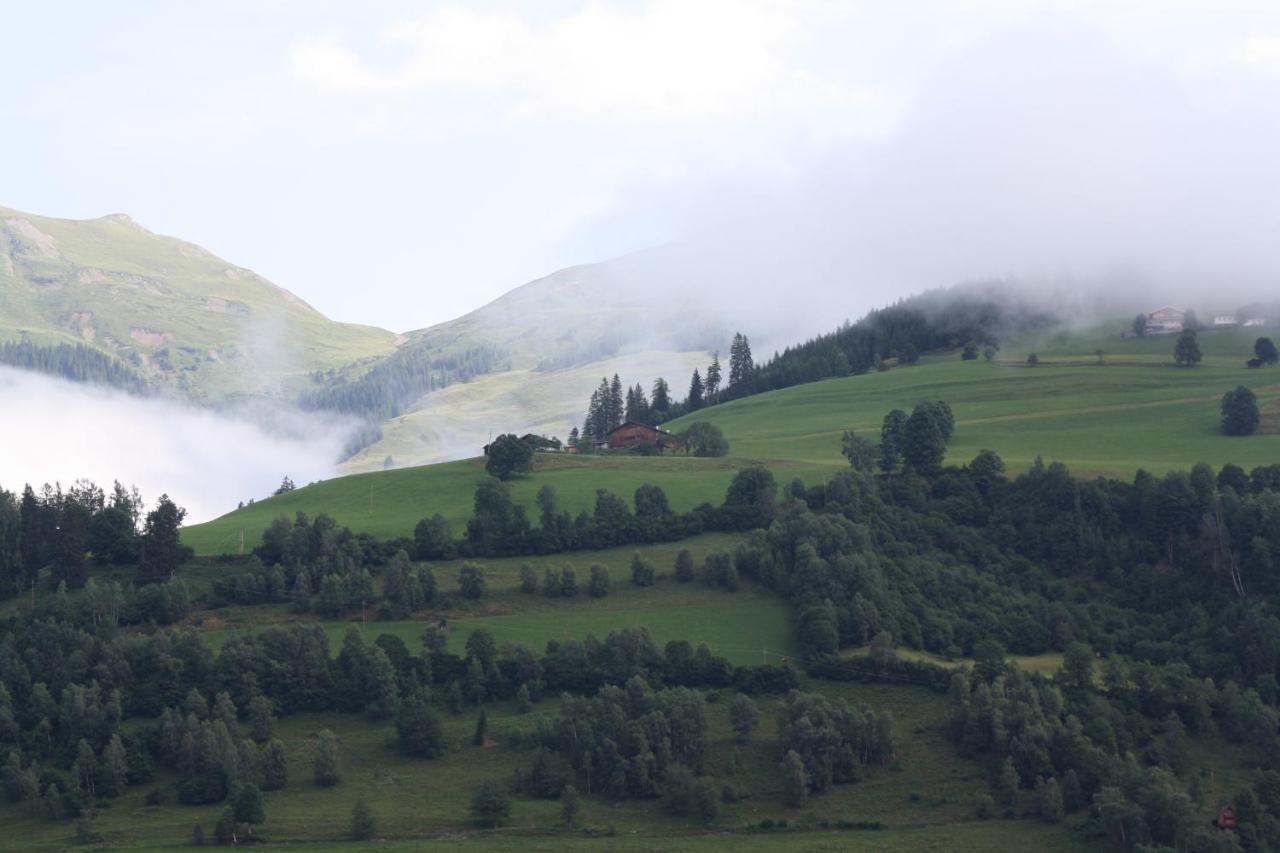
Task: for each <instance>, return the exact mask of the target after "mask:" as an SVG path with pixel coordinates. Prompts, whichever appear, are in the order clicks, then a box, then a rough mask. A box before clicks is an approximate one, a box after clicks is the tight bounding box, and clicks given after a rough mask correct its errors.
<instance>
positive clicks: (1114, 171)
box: [0, 0, 1280, 331]
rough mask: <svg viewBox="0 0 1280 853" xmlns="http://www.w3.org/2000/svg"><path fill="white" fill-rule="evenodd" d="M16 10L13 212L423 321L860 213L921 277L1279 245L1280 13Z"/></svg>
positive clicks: (275, 5)
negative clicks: (615, 263)
mask: <svg viewBox="0 0 1280 853" xmlns="http://www.w3.org/2000/svg"><path fill="white" fill-rule="evenodd" d="M7 5H8V6H10V7H11V8H6V9H5V10H4V16H3V17H4V28H5V30H6V32H7V34H8V37H7V38H6V40H5V42H6V44H5V49H4V51H2V52H0V79H2V80H3V81H4V82H3V85H2V86H0V127H3V128H4V132H3V133H0V163H3V166H2V167H0V176H2V178H0V205H4V206H9V207H15V208H19V209H22V210H27V211H30V212H33V213H38V214H42V215H51V216H64V217H71V218H87V217H94V216H100V215H104V214H107V213H113V212H125V213H128V214H130V215H131V216H133V217H134V218H135V219H136V220H137V221H138V222H140V223H141V224H143V225H144V226H146V227H148V228H150V229H151V230H153V231H157V232H159V233H165V234H172V235H175V236H179V237H182V238H184V239H188V240H191V241H193V242H196V243H199V244H200V245H202V246H205V247H206V248H208V249H210V250H211V251H213V252H215V253H216V254H218V255H220V256H222V257H224V258H226V259H227V260H229V261H231V262H233V263H236V264H239V265H242V266H247V267H250V268H252V269H254V270H256V271H257V272H259V273H261V274H263V275H265V276H266V277H268V278H270V279H271V280H273V281H275V282H276V283H277V284H280V285H282V286H284V287H286V288H289V289H290V290H292V291H294V292H295V293H297V294H299V295H300V296H301V297H303V298H304V299H306V300H307V301H308V302H310V303H311V304H313V305H314V306H316V307H317V308H319V309H320V310H321V311H323V312H325V313H326V314H328V315H329V316H331V317H335V318H337V319H342V320H348V321H355V322H365V323H372V324H376V325H380V326H384V327H387V328H391V329H394V330H396V331H405V330H409V329H414V328H419V327H423V326H427V325H430V324H432V323H436V322H440V321H443V320H447V319H450V318H452V317H455V316H458V315H460V314H462V313H464V312H466V311H468V310H470V309H473V308H475V307H478V306H479V305H482V304H484V303H485V302H487V301H489V300H491V299H493V298H495V297H497V296H499V295H500V294H502V293H503V292H505V291H507V290H509V289H511V288H513V287H515V286H518V285H520V284H522V283H524V282H526V281H528V280H531V279H533V278H536V277H538V276H540V275H543V274H546V273H549V272H551V271H553V270H555V269H557V268H560V267H564V266H568V265H572V264H576V263H583V262H589V261H597V260H603V259H607V258H610V257H613V256H616V255H620V254H624V253H626V252H630V251H634V250H638V249H643V248H646V247H649V246H655V245H660V244H663V243H666V242H668V241H672V240H679V239H682V238H686V237H687V236H688V235H690V234H702V233H712V234H715V233H720V234H724V233H728V234H731V235H735V236H737V237H738V238H739V241H740V240H741V235H742V234H745V233H751V232H750V231H749V230H739V226H740V225H742V223H743V222H744V220H745V221H747V222H749V223H750V224H749V225H747V226H743V227H744V228H756V229H759V230H761V231H765V230H767V231H769V232H770V233H773V232H775V231H777V230H778V227H779V225H778V223H779V222H791V223H795V222H797V221H804V222H805V226H804V229H803V230H805V231H806V232H807V233H806V234H804V235H802V236H803V239H805V240H812V239H815V238H814V234H813V233H812V232H814V231H821V230H822V228H823V227H824V226H823V222H825V221H827V220H826V218H825V217H824V218H823V220H822V221H819V220H818V218H816V217H811V218H809V219H804V217H803V215H802V214H803V212H804V211H812V210H813V209H815V208H817V209H821V210H822V211H824V212H826V211H832V210H834V211H837V212H838V211H839V210H840V208H841V207H842V206H846V205H848V204H851V203H855V202H856V203H859V204H861V205H862V208H861V210H860V212H859V215H858V217H857V218H855V219H854V220H851V221H853V222H856V223H858V230H859V232H860V233H859V234H858V235H856V236H857V237H859V238H861V242H859V243H857V245H858V246H859V251H863V252H865V253H866V254H876V252H877V251H878V252H879V254H878V256H877V263H876V265H875V267H874V270H875V273H876V274H877V275H883V274H884V271H885V269H888V268H892V269H893V270H895V271H896V272H897V273H899V274H900V275H901V280H902V281H904V282H908V283H910V284H911V285H912V286H913V287H919V286H924V285H929V284H932V285H935V286H936V285H944V284H949V283H951V282H950V281H949V280H948V279H949V278H955V277H964V276H971V277H981V276H991V275H1000V274H1003V273H1005V272H1008V271H1017V272H1022V271H1024V270H1025V269H1027V268H1032V267H1039V268H1050V269H1060V267H1059V266H1057V265H1058V264H1060V263H1061V261H1060V257H1062V256H1068V255H1070V254H1071V253H1073V252H1074V253H1076V254H1080V253H1081V252H1082V251H1083V247H1085V246H1088V247H1089V248H1096V247H1097V246H1099V245H1102V246H1106V247H1107V251H1108V252H1112V254H1114V255H1115V258H1114V259H1115V260H1117V261H1120V260H1123V258H1122V257H1121V255H1123V252H1121V251H1120V250H1119V249H1120V247H1119V246H1118V244H1119V243H1120V242H1121V241H1119V240H1116V239H1114V238H1115V235H1116V234H1120V235H1122V236H1123V243H1124V244H1125V245H1126V246H1128V245H1132V244H1139V245H1141V244H1142V243H1143V241H1144V240H1149V241H1150V243H1151V249H1152V251H1153V252H1154V251H1158V250H1160V249H1162V248H1164V247H1167V246H1170V245H1172V244H1174V243H1177V242H1179V241H1177V240H1176V239H1175V236H1174V235H1177V234H1180V233H1188V231H1189V229H1195V230H1196V231H1197V232H1204V233H1206V234H1207V235H1208V236H1207V237H1206V243H1205V244H1204V245H1205V246H1207V247H1208V248H1206V249H1205V252H1204V254H1205V255H1206V257H1208V256H1212V260H1213V261H1214V262H1217V261H1218V260H1219V259H1220V258H1221V257H1222V256H1223V255H1230V254H1240V253H1241V252H1243V254H1245V255H1248V254H1249V253H1250V252H1251V251H1254V249H1250V248H1249V247H1248V246H1254V247H1255V248H1256V251H1257V252H1259V253H1263V254H1260V255H1259V257H1258V258H1256V259H1255V260H1259V261H1270V260H1273V258H1272V256H1271V255H1267V254H1265V248H1263V247H1264V244H1265V243H1267V242H1268V241H1269V240H1270V237H1269V235H1270V234H1273V233H1274V226H1275V225H1276V222H1275V221H1274V220H1273V219H1272V218H1271V214H1273V213H1274V212H1275V207H1274V204H1275V202H1274V200H1271V201H1270V202H1268V201H1267V200H1266V196H1274V195H1275V193H1274V186H1275V184H1274V182H1272V179H1273V178H1275V177H1277V175H1276V173H1275V168H1276V167H1275V166H1274V160H1275V159H1276V158H1275V157H1274V151H1275V150H1277V149H1276V147H1274V145H1273V143H1274V142H1276V141H1278V140H1280V133H1277V128H1280V120H1278V119H1277V115H1276V108H1275V107H1274V106H1269V105H1274V104H1277V103H1280V97H1278V96H1280V91H1277V89H1278V88H1280V5H1277V4H1274V3H1263V2H1254V3H1247V2H1239V0H1237V2H1218V3H1212V4H1210V3H1196V4H1192V3H1179V2H1159V3H1124V2H1077V3H1067V2H1053V1H1052V0H1021V2H969V3H957V2H910V3H895V4H887V3H883V2H867V3H858V2H848V3H841V2H828V0H797V2H786V3H783V2H764V1H763V0H762V2H751V0H742V2H722V0H679V1H678V2H670V1H669V0H651V2H630V3H623V2H561V0H543V1H542V2H536V3H532V2H530V3H498V2H467V3H452V2H445V3H408V2H404V3H397V2H376V0H375V1H374V2H363V3H359V4H355V3H350V2H345V3H327V2H313V1H312V0H309V1H308V2H296V3H290V2H221V3H217V4H194V3H163V2H154V3H150V2H129V0H120V2H114V3H111V4H102V3H89V2H82V3H70V2H58V0H50V2H42V3H26V4H7ZM1045 44H1049V45H1050V46H1051V49H1049V50H1043V49H1041V48H1042V46H1043V45H1045ZM1006 100H1007V101H1008V102H1009V103H1016V104H1017V105H1018V108H1017V110H1016V112H1015V113H1010V112H1009V110H1008V108H1007V104H1006ZM961 110H963V111H964V115H963V116H960V115H957V113H958V112H959V111H961ZM992 140H999V141H998V142H996V143H993V141H992ZM993 152H997V153H998V155H999V156H994V155H993ZM1076 158H1079V162H1078V163H1077V161H1076ZM1268 163H1271V164H1272V165H1270V166H1268V165H1267V164H1268ZM1268 169H1270V171H1268ZM1188 173H1194V175H1195V176H1196V178H1197V180H1196V181H1195V182H1193V183H1192V184H1189V185H1183V183H1182V182H1181V181H1180V180H1179V176H1182V175H1186V174H1188ZM925 182H927V183H928V192H917V190H919V189H920V187H921V186H922V185H923V184H924V183H925ZM1223 187H1227V188H1228V189H1227V190H1224V189H1223ZM1268 187H1270V189H1268ZM1015 190H1016V192H1015ZM988 192H991V193H995V194H1000V193H1004V196H1003V197H1004V198H1005V199H1006V200H1007V203H1006V204H1004V205H1003V206H993V207H990V208H988V209H987V210H984V209H983V206H982V204H983V196H985V195H986V194H987V193H988ZM1103 195H1107V196H1109V197H1114V199H1115V204H1114V205H1111V209H1110V210H1109V211H1106V212H1105V214H1106V215H1102V213H1100V211H1099V203H1098V199H1099V198H1101V197H1102V196H1103ZM1028 199H1039V200H1041V205H1040V206H1039V207H1037V208H1036V210H1035V211H1033V213H1032V215H1027V216H1024V215H1022V212H1021V210H1022V207H1021V206H1026V205H1028V204H1032V205H1034V204H1035V202H1034V201H1032V202H1029V201H1028ZM1044 200H1051V201H1052V203H1051V204H1049V203H1045V201H1044ZM1081 200H1088V201H1089V203H1088V204H1083V203H1082V204H1076V203H1075V202H1078V201H1081ZM970 203H971V207H972V209H973V210H974V211H976V213H974V214H973V215H966V214H965V213H964V210H965V206H966V204H970ZM1253 203H1257V204H1259V205H1261V207H1258V208H1256V210H1257V211H1258V212H1259V215H1258V216H1252V217H1241V216H1240V215H1239V214H1240V209H1241V208H1242V206H1243V207H1244V208H1247V209H1250V210H1252V209H1253V208H1249V207H1248V206H1249V205H1250V204H1253ZM1268 205H1270V206H1268ZM868 208H869V209H871V210H873V211H874V212H875V213H876V216H874V217H871V216H869V214H868ZM762 210H768V211H772V212H774V215H773V218H770V217H769V216H763V217H762V216H761V215H760V212H761V211H762ZM937 211H946V212H947V213H946V215H945V216H942V215H939V214H937ZM931 212H932V213H933V215H932V216H931V215H930V214H931ZM988 212H990V214H991V216H993V217H997V221H998V222H999V224H1000V227H998V228H993V227H989V225H984V224H983V220H984V219H985V218H986V214H987V213H988ZM1218 213H1221V214H1223V215H1221V216H1219V215H1216V214H1218ZM797 216H799V219H797V218H796V217H797ZM1145 217H1151V218H1152V219H1153V221H1154V222H1155V226H1154V227H1152V228H1149V229H1145V230H1143V229H1127V228H1125V227H1124V225H1125V224H1126V223H1130V224H1131V223H1133V222H1135V221H1139V222H1140V221H1143V220H1144V218H1145ZM831 221H835V222H842V221H843V220H841V219H840V218H839V216H835V217H834V219H832V220H831ZM797 230H799V229H797ZM829 230H831V231H833V232H835V231H837V230H838V229H837V228H834V227H831V228H830V229H829ZM908 232H912V233H914V234H915V236H916V237H917V238H918V239H917V240H916V241H915V242H914V243H912V242H910V241H903V240H902V239H901V235H902V234H904V233H908ZM1045 235H1050V236H1052V238H1053V240H1054V241H1055V243H1054V245H1053V246H1052V247H1049V246H1048V242H1047V241H1046V239H1045ZM797 236H801V235H797ZM845 236H846V235H845V234H843V233H832V234H828V235H826V238H825V242H826V244H827V245H830V244H831V243H833V242H842V241H843V240H844V238H845ZM1109 240H1110V242H1109ZM1237 240H1243V242H1244V243H1246V244H1248V245H1247V246H1246V248H1245V249H1243V250H1240V251H1237V250H1236V249H1235V243H1236V241H1237ZM921 245H937V246H938V249H937V251H934V252H921V251H920V246H921ZM886 247H888V248H886ZM1047 248H1053V249H1055V250H1057V251H1056V252H1048V253H1047V254H1046V253H1045V252H1044V251H1042V250H1045V249H1047ZM1138 254H1141V252H1138ZM1187 259H1188V257H1187V256H1185V255H1180V256H1179V264H1182V262H1183V261H1184V260H1187ZM1190 260H1191V261H1195V260H1196V258H1194V257H1191V258H1190ZM1202 260H1203V258H1202ZM868 269H872V268H871V267H868Z"/></svg>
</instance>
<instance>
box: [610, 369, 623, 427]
mask: <svg viewBox="0 0 1280 853" xmlns="http://www.w3.org/2000/svg"><path fill="white" fill-rule="evenodd" d="M624 414H626V404H625V403H624V401H623V398H622V380H620V379H619V378H618V374H616V373H615V374H613V381H612V382H610V383H609V429H608V430H606V433H607V432H610V431H612V430H615V429H617V428H618V427H619V426H621V425H622V416H623V415H624Z"/></svg>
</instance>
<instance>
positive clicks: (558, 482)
mask: <svg viewBox="0 0 1280 853" xmlns="http://www.w3.org/2000/svg"><path fill="white" fill-rule="evenodd" d="M751 461H755V460H750V459H747V458H743V457H737V456H735V457H732V458H725V459H695V458H691V457H684V456H667V457H662V458H642V457H634V456H585V455H577V456H571V455H567V454H566V455H559V454H540V455H539V456H538V457H537V458H536V464H535V469H534V472H533V474H532V475H530V476H527V477H520V478H517V479H515V480H513V481H512V492H513V494H514V496H515V499H516V500H517V501H518V502H519V503H521V504H523V505H524V506H525V507H526V508H527V510H528V512H529V516H530V518H536V516H537V512H536V504H535V502H534V499H535V498H536V496H537V494H538V490H539V489H541V488H542V487H543V486H544V485H551V486H553V487H554V488H555V490H556V497H557V500H558V502H559V504H560V505H561V506H562V507H563V508H565V509H568V510H569V511H570V512H572V513H575V514H576V513H578V512H581V511H588V512H589V511H590V510H591V509H592V507H594V506H595V496H596V490H597V489H608V490H610V491H612V492H615V493H617V494H619V495H621V496H623V497H624V498H626V499H627V500H628V501H630V500H631V496H632V495H633V494H634V493H635V490H636V489H637V488H638V487H640V486H641V485H643V484H645V483H655V484H657V485H660V486H662V488H663V489H664V490H665V491H666V493H667V497H668V498H669V499H670V501H671V506H672V507H673V508H674V509H675V510H676V511H678V512H679V511H685V510H689V509H692V508H693V507H695V506H697V505H698V504H701V503H712V504H718V503H719V502H720V501H721V500H723V498H724V491H725V487H726V486H728V484H729V480H730V479H732V477H733V474H734V472H735V471H737V470H738V468H739V467H741V466H743V465H746V464H749V463H750V462H751ZM839 461H840V460H838V459H828V460H827V461H826V462H810V461H801V462H791V461H787V460H771V461H767V462H766V463H765V464H767V465H768V466H769V468H770V469H771V470H773V471H774V473H775V476H779V477H785V478H787V479H790V478H791V477H795V476H813V477H815V478H817V477H818V476H822V475H825V474H829V473H830V472H831V471H832V470H834V469H835V468H837V467H838V463H839ZM487 476H488V475H487V474H486V473H485V471H484V460H483V458H474V459H466V460H462V461H459V462H445V463H441V464H438V465H427V466H422V467H417V468H400V469H396V470H392V471H377V472H373V473H368V474H356V475H352V476H349V477H339V478H335V479H332V480H325V481H323V482H320V483H315V484H312V485H309V486H305V487H303V488H299V489H296V490H294V491H292V492H288V493H286V494H283V495H279V496H276V497H273V498H270V499H268V500H262V501H258V502H256V503H254V504H251V505H249V506H246V507H244V508H242V509H238V510H236V511H234V512H231V513H228V514H227V515H224V516H222V517H221V518H218V519H215V520H213V521H210V522H206V523H205V524H198V525H194V526H192V527H188V528H185V530H184V531H183V541H184V542H185V543H186V544H187V545H189V546H190V547H192V548H194V549H195V550H196V553H197V554H222V553H235V552H236V551H237V550H238V549H239V543H240V536H241V532H242V531H243V534H244V542H245V547H246V550H247V549H249V548H252V547H253V546H254V545H255V544H257V542H258V541H259V540H260V539H261V538H262V531H263V530H265V529H266V527H267V525H269V524H270V523H271V521H272V519H275V518H278V517H279V516H282V515H283V516H287V517H290V518H292V517H293V516H294V514H295V513H297V512H305V513H307V514H309V515H312V516H314V515H316V514H318V513H321V512H325V513H328V514H329V515H331V516H333V517H334V518H335V519H337V521H338V522H339V523H340V524H342V525H344V526H347V527H350V528H351V529H352V530H354V531H356V532H368V533H372V534H374V535H376V536H379V537H384V538H393V537H397V536H412V535H413V528H414V525H416V524H417V523H418V522H419V521H420V520H422V519H423V518H425V517H427V516H430V515H434V514H436V513H440V514H441V515H443V516H444V517H445V518H446V519H448V520H449V522H450V523H451V525H452V527H453V530H454V533H455V535H460V534H461V533H462V532H463V530H464V529H465V527H466V522H467V519H468V518H470V517H471V507H472V498H473V495H474V493H475V489H476V486H477V485H479V484H480V483H481V482H482V481H483V480H484V479H485V478H486V477H487Z"/></svg>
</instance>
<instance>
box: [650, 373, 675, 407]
mask: <svg viewBox="0 0 1280 853" xmlns="http://www.w3.org/2000/svg"><path fill="white" fill-rule="evenodd" d="M650 397H651V400H650V402H649V409H650V410H651V411H653V412H656V413H659V414H663V415H665V414H666V413H667V412H669V411H671V389H670V388H668V387H667V380H665V379H663V378H662V377H661V376H659V377H658V378H657V379H655V380H653V393H652V394H651V395H650Z"/></svg>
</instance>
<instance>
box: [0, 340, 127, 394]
mask: <svg viewBox="0 0 1280 853" xmlns="http://www.w3.org/2000/svg"><path fill="white" fill-rule="evenodd" d="M0 364H7V365H9V366H10V367H19V368H22V369H24V370H35V371H39V372H40V373H47V374H48V375H50V376H58V377H61V378H62V379H70V380H71V381H72V382H83V383H86V384H93V385H108V386H110V387H112V388H119V389H120V390H121V391H128V392H129V393H131V394H146V393H148V392H149V391H150V386H149V385H148V383H147V380H145V379H144V378H142V376H141V374H139V373H138V372H137V371H135V370H134V369H133V368H132V367H130V366H129V365H127V364H125V363H124V362H123V361H121V360H120V359H118V358H115V357H114V356H110V355H107V354H106V353H104V352H102V351H101V350H97V349H94V348H93V347H88V346H85V345H84V344H52V345H44V344H36V343H33V342H31V341H18V342H14V341H7V342H5V343H0Z"/></svg>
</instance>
